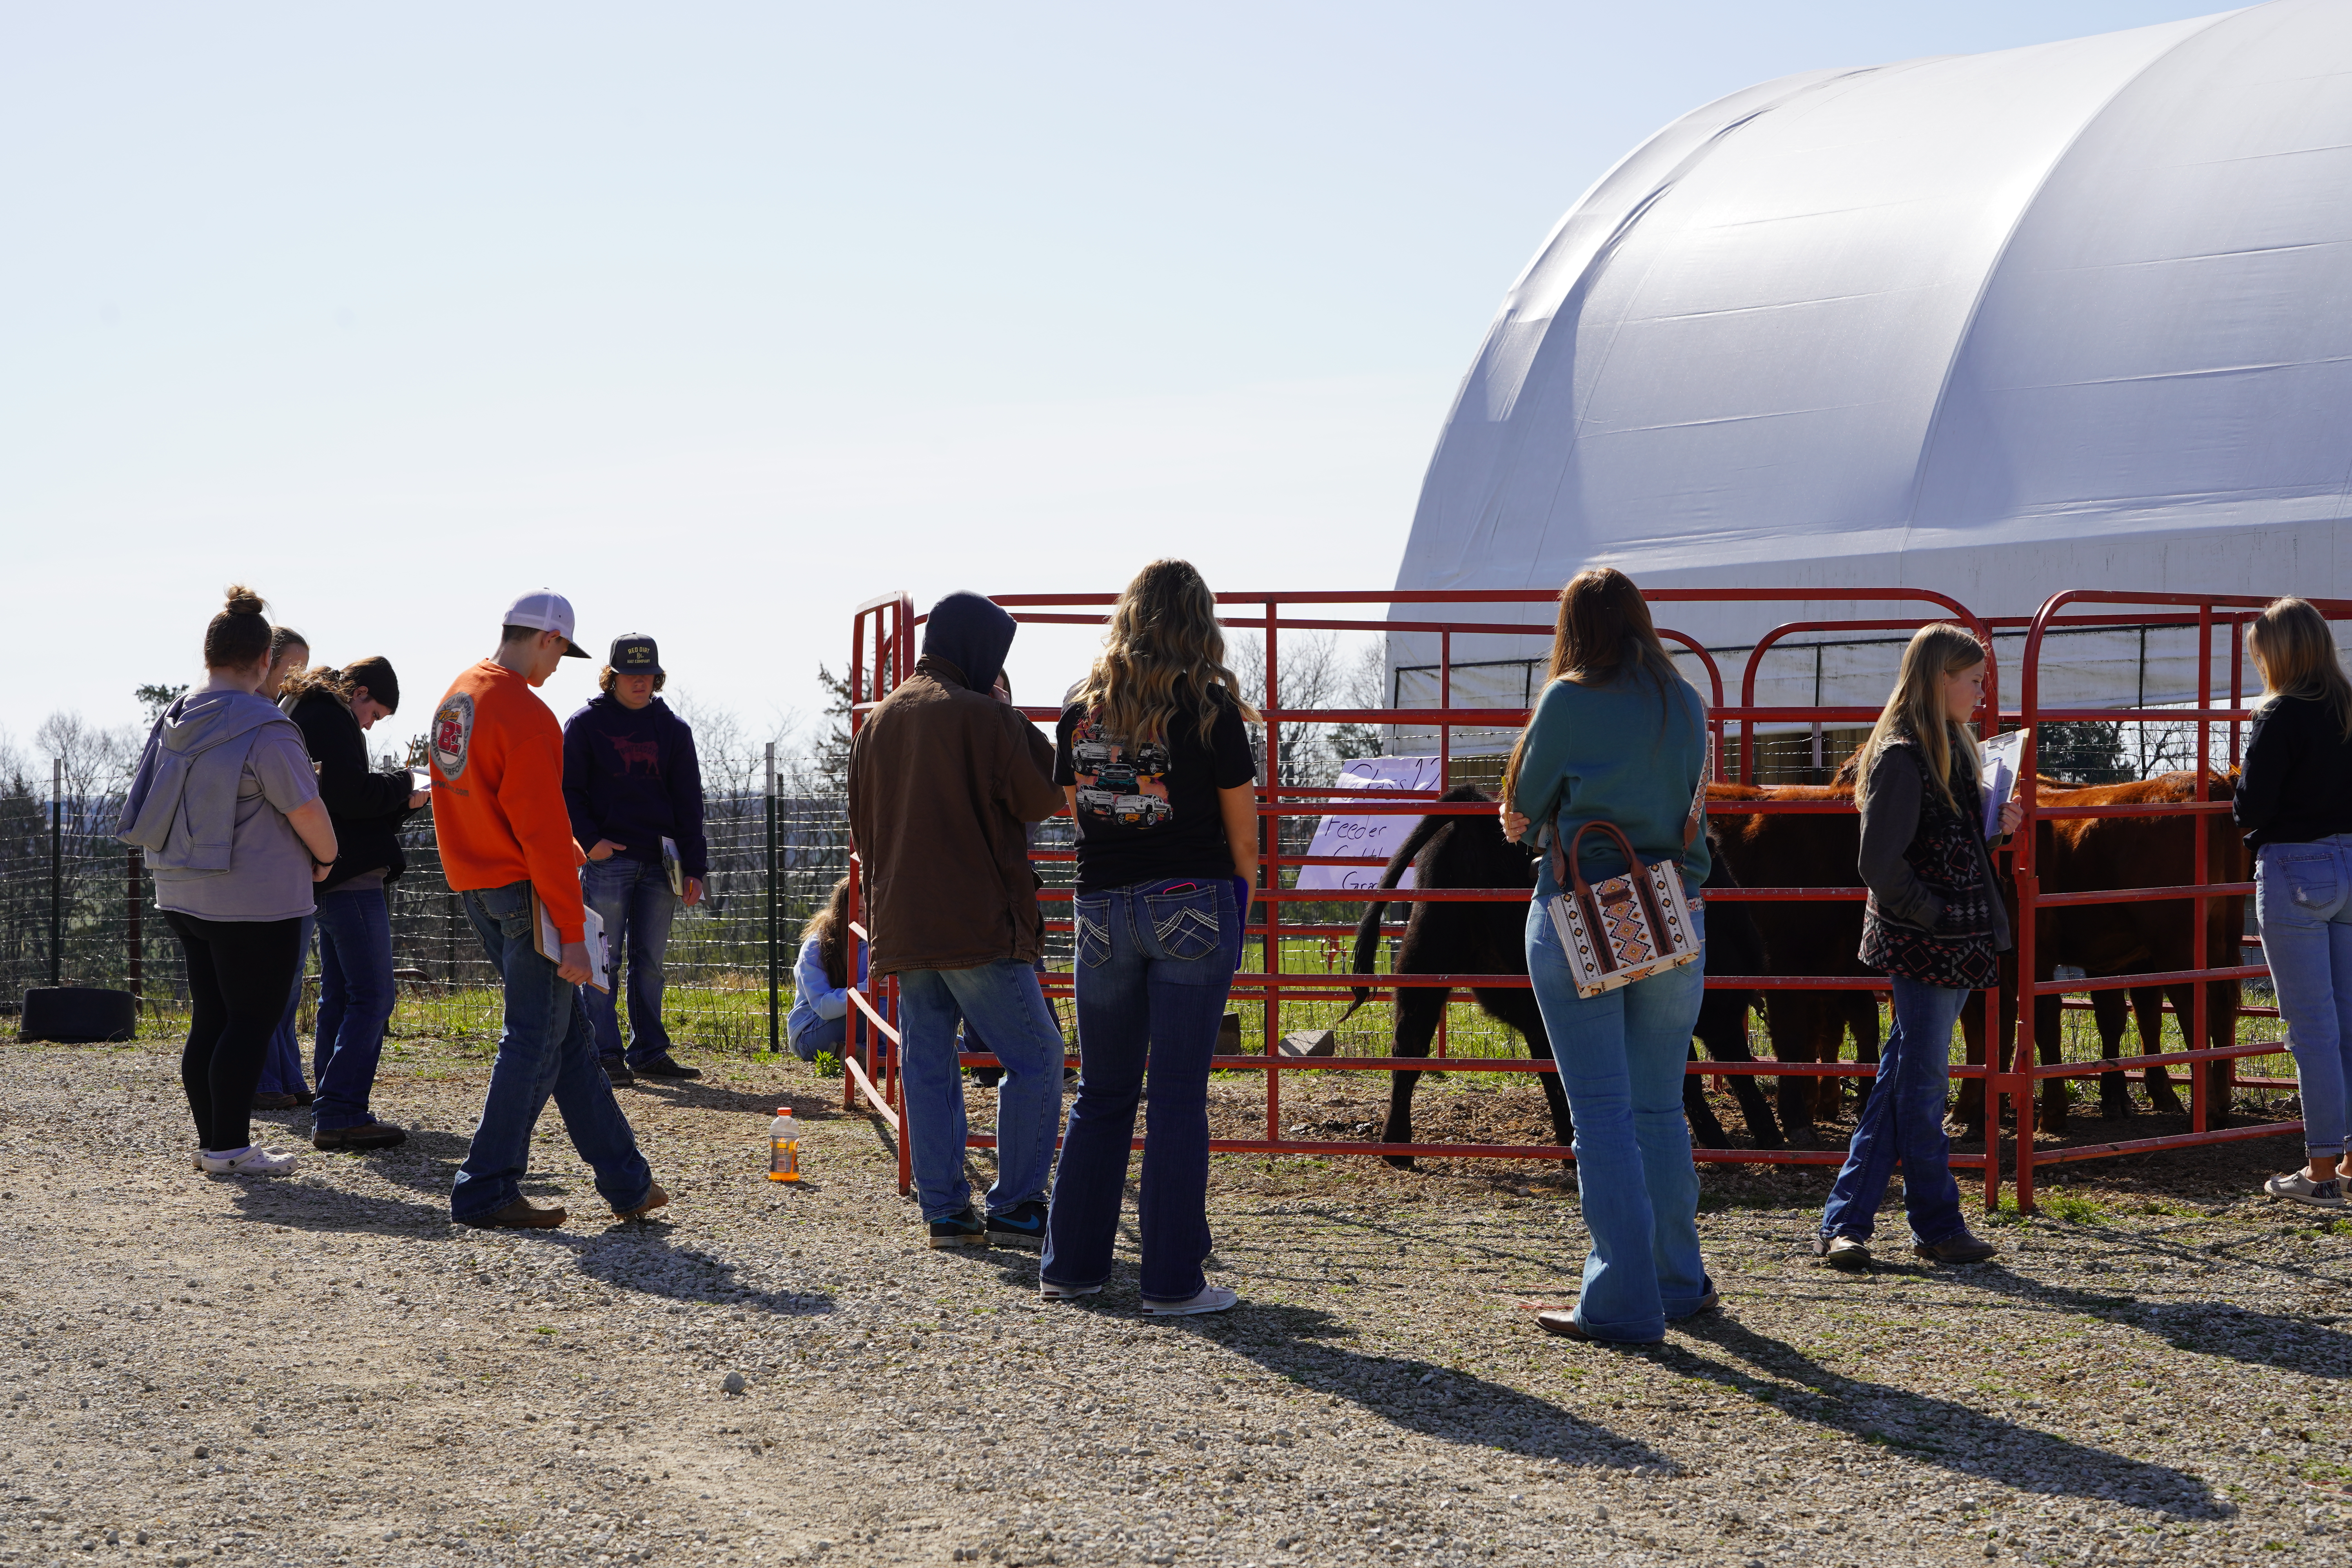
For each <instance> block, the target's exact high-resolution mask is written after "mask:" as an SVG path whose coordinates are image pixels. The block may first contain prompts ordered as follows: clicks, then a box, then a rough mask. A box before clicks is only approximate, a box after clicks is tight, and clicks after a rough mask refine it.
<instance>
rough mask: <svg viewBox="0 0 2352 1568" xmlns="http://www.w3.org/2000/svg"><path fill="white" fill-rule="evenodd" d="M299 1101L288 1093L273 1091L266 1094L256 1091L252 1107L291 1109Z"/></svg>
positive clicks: (260, 1108)
mask: <svg viewBox="0 0 2352 1568" xmlns="http://www.w3.org/2000/svg"><path fill="white" fill-rule="evenodd" d="M301 1103H302V1102H301V1101H300V1100H297V1099H295V1098H294V1097H293V1096H292V1095H290V1094H278V1093H277V1092H275V1091H272V1092H270V1093H268V1094H261V1093H257V1094H255V1095H254V1097H253V1109H254V1110H293V1109H294V1108H295V1107H296V1106H298V1105H299V1104H301Z"/></svg>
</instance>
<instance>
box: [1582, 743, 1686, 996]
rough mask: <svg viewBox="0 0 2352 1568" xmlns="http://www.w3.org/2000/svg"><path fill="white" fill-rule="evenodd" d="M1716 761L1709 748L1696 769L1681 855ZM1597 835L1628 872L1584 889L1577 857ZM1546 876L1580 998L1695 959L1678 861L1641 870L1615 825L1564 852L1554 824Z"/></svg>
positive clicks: (1593, 825)
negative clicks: (1611, 844)
mask: <svg viewBox="0 0 2352 1568" xmlns="http://www.w3.org/2000/svg"><path fill="white" fill-rule="evenodd" d="M1712 739H1713V737H1711V736H1710V737H1709V740H1710V742H1712ZM1714 762H1715V758H1714V754H1713V746H1712V744H1710V745H1709V748H1708V756H1707V760H1706V765H1705V766H1702V767H1701V768H1700V770H1699V775H1698V792H1697V794H1696V795H1693V796H1692V797H1691V808H1690V816H1688V817H1687V818H1686V819H1685V821H1684V823H1683V844H1684V847H1686V848H1687V847H1689V845H1690V843H1691V841H1692V840H1693V839H1694V838H1696V837H1698V833H1699V822H1700V818H1701V816H1702V815H1703V813H1704V812H1705V810H1706V780H1707V775H1708V774H1709V773H1712V772H1714ZM1596 830H1597V831H1599V832H1601V833H1604V834H1606V835H1608V836H1609V837H1612V838H1614V839H1616V840H1617V847H1618V848H1620V849H1622V851H1624V854H1625V865H1626V867H1627V869H1626V870H1625V871H1624V872H1623V873H1622V875H1619V876H1615V877H1611V878H1608V879H1605V880H1603V881H1600V882H1587V881H1586V880H1585V879H1584V868H1583V864H1582V862H1581V861H1580V858H1578V854H1577V851H1578V849H1579V848H1580V847H1581V846H1582V844H1583V842H1584V836H1585V835H1586V834H1588V833H1591V832H1594V831H1596ZM1551 873H1552V880H1553V882H1554V883H1556V884H1557V885H1558V886H1559V889H1560V891H1559V892H1558V893H1556V894H1554V895H1553V896H1552V898H1551V900H1549V902H1550V910H1549V912H1550V915H1551V923H1552V929H1553V930H1554V931H1557V932H1558V933H1559V945H1560V947H1561V949H1562V950H1563V951H1565V952H1567V954H1568V968H1569V973H1570V977H1571V978H1573V979H1574V980H1575V982H1576V994H1578V995H1579V996H1581V997H1593V996H1598V995H1600V994H1601V993H1602V992H1604V991H1614V990H1616V989H1617V988H1618V987H1619V986H1621V985H1631V984H1633V982H1635V981H1636V980H1646V979H1648V978H1649V977H1650V976H1651V975H1653V974H1659V973H1664V972H1665V971H1666V970H1669V969H1675V968H1678V967H1679V966H1681V965H1683V964H1685V963H1690V962H1691V961H1692V960H1694V959H1696V957H1698V955H1699V947H1698V933H1697V932H1696V931H1694V930H1693V929H1692V926H1691V912H1690V900H1689V898H1688V896H1687V895H1686V894H1685V893H1684V891H1683V877H1682V870H1681V858H1680V857H1679V856H1671V855H1670V856H1668V857H1667V858H1664V859H1663V860H1660V861H1658V862H1657V863H1656V864H1654V865H1650V866H1644V865H1643V864H1642V858H1641V857H1640V856H1639V855H1636V854H1635V853H1633V840H1632V839H1630V838H1628V837H1625V832H1624V829H1622V828H1621V827H1619V826H1617V825H1616V824H1615V823H1613V822H1599V821H1595V822H1588V823H1586V824H1585V825H1584V826H1581V827H1580V828H1578V829H1577V830H1576V837H1573V838H1571V839H1570V840H1568V842H1567V846H1566V848H1565V851H1564V852H1563V849H1562V847H1561V842H1560V833H1559V819H1558V818H1557V817H1555V818H1554V819H1553V824H1552V834H1551Z"/></svg>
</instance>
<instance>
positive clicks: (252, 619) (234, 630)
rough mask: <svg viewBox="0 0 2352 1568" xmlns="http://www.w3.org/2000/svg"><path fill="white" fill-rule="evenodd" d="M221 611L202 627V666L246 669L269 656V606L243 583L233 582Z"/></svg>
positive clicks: (207, 667)
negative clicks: (267, 610)
mask: <svg viewBox="0 0 2352 1568" xmlns="http://www.w3.org/2000/svg"><path fill="white" fill-rule="evenodd" d="M268 608H269V605H268V602H267V601H266V600H264V599H263V598H262V596H261V595H258V594H257V593H255V592H254V591H253V590H252V589H250V588H248V587H247V586H246V585H245V584H242V583H236V584H231V585H230V587H229V590H228V593H227V595H226V603H225V604H223V605H222V606H221V612H220V614H218V615H216V616H214V617H213V618H212V621H211V623H210V624H209V625H207V626H205V668H206V669H246V668H250V667H252V666H253V665H256V664H258V663H260V662H261V661H262V660H263V659H266V658H268V657H269V621H268V617H267V616H264V615H263V614H262V612H263V611H264V610H266V609H268Z"/></svg>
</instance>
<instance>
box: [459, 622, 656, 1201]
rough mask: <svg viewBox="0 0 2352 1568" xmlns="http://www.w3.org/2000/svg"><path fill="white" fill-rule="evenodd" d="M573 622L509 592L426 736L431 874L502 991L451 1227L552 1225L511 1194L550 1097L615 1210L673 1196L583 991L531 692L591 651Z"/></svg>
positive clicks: (579, 932)
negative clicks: (436, 863) (493, 634)
mask: <svg viewBox="0 0 2352 1568" xmlns="http://www.w3.org/2000/svg"><path fill="white" fill-rule="evenodd" d="M586 657H587V655H585V654H583V653H582V652H581V651H580V649H579V648H578V647H576V646H575V645H574V644H573V643H572V603H571V601H570V600H568V599H566V598H564V597H563V595H561V594H550V593H538V594H525V595H523V596H522V597H521V598H520V599H517V600H516V601H515V602H514V604H513V605H512V606H510V607H509V609H508V611H507V614H506V623H505V625H504V626H502V627H501V628H500V630H499V650H498V652H497V653H495V654H494V655H492V656H491V657H490V658H486V659H483V660H482V661H481V662H480V663H478V664H477V665H475V666H474V667H473V668H470V669H468V670H467V671H466V672H465V673H464V674H462V675H460V676H458V677H457V680H456V681H455V682H454V683H452V684H451V686H450V688H449V690H448V693H447V695H446V696H444V697H443V698H442V699H441V702H440V705H439V706H438V707H437V708H436V710H434V714H433V720H432V723H431V725H430V727H429V728H428V730H427V731H426V737H425V739H426V743H427V746H428V748H429V750H430V752H431V755H432V758H433V837H434V839H435V840H436V842H437V843H438V844H439V846H440V849H441V867H442V870H443V872H444V873H445V875H446V878H447V879H448V883H449V887H450V890H451V891H453V892H455V893H457V895H458V897H459V900H460V901H461V902H462V903H463V904H464V905H465V909H466V918H467V920H469V921H472V922H473V925H474V931H475V933H476V934H477V935H478V936H479V937H480V938H481V941H482V947H483V950H484V951H485V952H488V954H489V957H490V963H491V966H492V967H493V968H495V969H496V970H497V971H498V973H499V983H500V984H501V986H502V987H503V990H504V993H505V996H504V1000H505V1010H504V1015H503V1017H502V1019H501V1023H500V1026H499V1054H498V1059H497V1060H496V1061H495V1062H493V1063H492V1064H491V1067H490V1087H489V1092H488V1094H487V1095H486V1096H485V1097H484V1099H483V1101H482V1119H481V1122H480V1124H479V1125H478V1126H477V1127H476V1128H475V1129H474V1141H473V1144H472V1146H471V1147H470V1148H468V1149H467V1151H466V1162H465V1163H464V1164H462V1165H460V1166H459V1167H458V1168H457V1180H456V1182H455V1183H454V1184H453V1185H452V1186H451V1188H450V1193H449V1217H450V1218H451V1219H453V1220H455V1221H457V1223H458V1224H459V1225H472V1226H502V1227H509V1228H529V1229H535V1230H544V1229H546V1228H548V1227H550V1226H558V1225H562V1223H563V1219H564V1211H563V1210H562V1207H560V1206H558V1205H551V1204H538V1203H534V1202H532V1201H531V1200H530V1198H528V1197H525V1196H524V1195H523V1193H522V1179H523V1173H524V1172H525V1171H527V1170H528V1169H529V1168H530V1135H531V1131H532V1129H533V1128H535V1127H537V1126H538V1124H539V1113H540V1112H541V1110H544V1109H545V1108H546V1105H547V1100H548V1097H549V1096H550V1095H551V1094H552V1095H553V1096H554V1097H555V1107H556V1109H557V1110H559V1111H561V1112H562V1115H563V1127H564V1131H566V1132H568V1133H570V1134H571V1136H572V1147H573V1148H574V1149H577V1150H578V1151H579V1152H580V1157H581V1158H582V1159H583V1160H585V1161H587V1162H588V1163H589V1166H590V1167H591V1168H592V1169H593V1171H594V1172H595V1173H596V1190H597V1192H598V1193H600V1194H603V1196H604V1201H605V1202H606V1203H608V1204H610V1205H612V1208H613V1213H614V1215H615V1216H616V1217H618V1218H621V1219H635V1218H636V1217H637V1216H638V1215H644V1214H646V1213H649V1212H650V1211H652V1210H654V1209H656V1208H659V1207H660V1206H661V1205H664V1204H666V1203H667V1202H669V1194H667V1193H666V1192H664V1191H662V1189H661V1187H660V1185H659V1184H656V1182H655V1181H654V1177H653V1172H652V1170H651V1169H650V1168H649V1167H648V1166H647V1165H646V1157H645V1156H644V1155H643V1154H642V1153H640V1152H638V1150H637V1137H636V1134H635V1132H634V1131H631V1129H630V1127H629V1121H628V1118H626V1117H625V1116H623V1115H622V1114H621V1106H620V1102H619V1101H618V1100H615V1099H614V1096H613V1085H612V1082H611V1080H609V1079H606V1078H605V1076H604V1068H602V1067H600V1066H599V1065H598V1064H597V1060H596V1037H595V1032H594V1030H593V1029H591V1028H590V1027H589V1025H588V1013H587V1009H586V1008H585V1007H583V1005H581V1001H580V988H581V987H582V986H583V985H585V984H587V983H588V980H589V976H590V974H591V973H593V970H592V969H591V964H592V963H593V959H592V958H591V957H590V954H589V951H588V944H587V941H586V929H585V928H586V924H587V910H586V908H585V906H583V904H582V902H581V899H580V849H579V846H578V845H576V844H574V843H573V842H572V823H571V819H570V818H569V816H566V815H565V812H564V809H563V731H562V728H561V727H560V726H559V725H558V724H557V723H556V721H555V715H554V714H553V713H551V712H550V711H549V710H548V707H547V704H546V703H544V702H542V701H541V700H539V698H538V697H537V695H536V694H535V693H534V692H533V690H532V689H533V688H534V687H538V686H541V685H544V684H545V683H546V681H547V679H548V678H549V677H550V676H551V675H553V674H554V673H555V671H556V669H557V668H558V667H560V666H561V665H562V662H563V660H564V659H566V658H586ZM548 947H553V948H554V949H555V953H554V955H553V956H550V955H549V954H548V953H547V952H546V949H547V948H548Z"/></svg>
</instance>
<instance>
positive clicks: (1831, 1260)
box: [1813, 1236, 1870, 1274]
mask: <svg viewBox="0 0 2352 1568" xmlns="http://www.w3.org/2000/svg"><path fill="white" fill-rule="evenodd" d="M1813 1255H1814V1256H1815V1257H1817V1258H1820V1259H1821V1260H1822V1262H1823V1263H1826V1264H1828V1265H1829V1266H1830V1267H1831V1268H1843V1269H1844V1270H1845V1271H1846V1272H1848V1273H1850V1274H1853V1273H1859V1272H1861V1271H1862V1270H1863V1269H1864V1268H1869V1267H1870V1244H1869V1243H1868V1242H1866V1241H1864V1240H1863V1239H1862V1237H1858V1236H1817V1237H1813Z"/></svg>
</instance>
